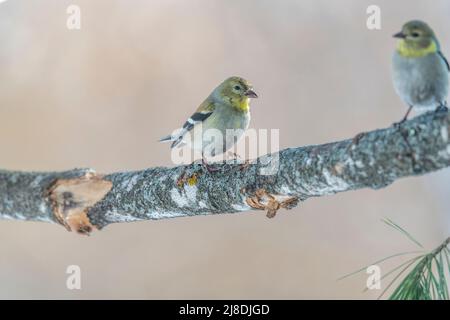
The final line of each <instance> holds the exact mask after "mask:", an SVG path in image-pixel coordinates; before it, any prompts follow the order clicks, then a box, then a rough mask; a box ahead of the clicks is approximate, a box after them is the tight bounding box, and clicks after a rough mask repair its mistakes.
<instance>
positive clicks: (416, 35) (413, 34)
mask: <svg viewBox="0 0 450 320" xmlns="http://www.w3.org/2000/svg"><path fill="white" fill-rule="evenodd" d="M411 35H412V36H413V38H417V37H418V36H420V34H419V33H418V32H413V33H412V34H411Z"/></svg>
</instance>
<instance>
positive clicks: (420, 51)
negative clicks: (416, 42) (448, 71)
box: [397, 39, 438, 58]
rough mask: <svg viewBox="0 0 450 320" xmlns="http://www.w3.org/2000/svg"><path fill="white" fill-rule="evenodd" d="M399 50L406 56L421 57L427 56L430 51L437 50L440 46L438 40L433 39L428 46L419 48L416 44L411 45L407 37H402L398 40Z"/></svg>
mask: <svg viewBox="0 0 450 320" xmlns="http://www.w3.org/2000/svg"><path fill="white" fill-rule="evenodd" d="M397 51H398V53H399V54H400V55H401V56H403V57H405V58H420V57H424V56H426V55H427V54H429V53H435V52H437V51H438V46H437V44H436V41H434V40H432V41H431V42H430V45H429V46H428V47H425V48H419V47H416V46H411V45H410V44H408V43H407V42H406V41H405V39H402V40H400V41H399V42H398V45H397Z"/></svg>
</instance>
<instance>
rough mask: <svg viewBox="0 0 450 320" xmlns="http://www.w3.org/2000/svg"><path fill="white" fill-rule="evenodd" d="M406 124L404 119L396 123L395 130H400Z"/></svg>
mask: <svg viewBox="0 0 450 320" xmlns="http://www.w3.org/2000/svg"><path fill="white" fill-rule="evenodd" d="M405 122H406V118H403V119H402V120H400V121H399V122H394V123H393V124H392V125H393V126H394V128H396V129H399V128H400V127H401V126H402V125H403V124H404V123H405Z"/></svg>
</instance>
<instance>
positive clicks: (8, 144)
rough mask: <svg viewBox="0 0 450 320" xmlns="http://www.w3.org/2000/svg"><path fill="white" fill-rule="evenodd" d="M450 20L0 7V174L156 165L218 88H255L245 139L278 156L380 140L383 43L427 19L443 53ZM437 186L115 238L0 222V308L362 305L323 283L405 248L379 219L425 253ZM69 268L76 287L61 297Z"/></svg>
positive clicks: (233, 5) (291, 10)
mask: <svg viewBox="0 0 450 320" xmlns="http://www.w3.org/2000/svg"><path fill="white" fill-rule="evenodd" d="M69 4H77V5H79V6H80V8H81V18H82V20H81V23H82V25H81V30H79V31H69V30H68V29H67V28H66V19H67V14H66V8H67V6H68V5H69ZM370 4H377V5H379V6H380V7H381V13H382V29H381V30H377V31H369V30H368V29H367V28H366V17H367V15H366V8H367V6H368V5H370ZM448 12H450V2H449V1H447V0H441V1H412V0H402V1H395V2H394V1H387V0H384V1H380V0H377V1H361V0H345V1H332V0H326V1H325V0H322V1H318V0H309V1H305V0H303V1H300V0H297V1H287V0H283V1H270V0H252V1H251V0H246V1H238V0H221V1H211V0H189V1H182V0H178V1H174V0H172V1H167V0H159V1H156V0H155V1H138V0H134V1H129V0H121V1H119V0H114V1H113V0H96V1H88V0H76V1H53V0H41V1H25V0H9V1H6V2H4V3H0V39H1V40H0V69H1V73H0V81H1V82H0V83H1V86H0V152H1V157H0V167H1V168H4V169H17V170H19V169H20V170H64V169H70V168H73V167H93V168H95V169H96V170H97V171H99V172H113V171H118V170H136V169H142V168H147V167H151V166H170V165H171V162H170V152H169V148H168V146H167V145H166V144H158V143H157V142H156V141H157V139H158V138H159V137H161V136H162V135H164V134H167V133H169V132H171V130H172V129H174V128H176V127H177V126H179V125H180V124H181V123H182V122H183V121H184V120H185V119H186V117H187V116H188V115H190V113H191V112H192V111H193V109H194V108H195V107H196V106H197V105H198V104H199V103H200V102H201V101H202V100H203V99H204V98H205V97H206V95H207V94H208V93H209V92H210V91H211V90H212V88H214V87H215V86H216V84H218V83H219V82H220V81H222V80H223V79H224V78H226V77H228V76H230V75H241V76H244V77H246V78H248V79H250V80H251V81H252V82H253V84H254V86H255V89H256V91H257V92H258V93H259V94H260V97H261V98H260V99H258V100H256V101H254V103H253V108H252V111H253V115H252V124H251V126H252V127H253V128H257V129H259V128H266V129H270V128H279V129H280V139H281V141H280V144H281V147H282V148H284V147H288V146H301V145H306V144H318V143H325V142H329V141H333V140H339V139H344V138H349V137H352V136H354V135H355V134H357V133H358V132H361V131H365V130H370V129H375V128H380V127H385V126H388V125H390V124H392V123H393V122H394V121H396V120H399V119H400V118H401V116H402V115H403V114H404V112H405V110H406V108H405V107H404V106H403V105H402V103H401V102H400V100H399V99H398V98H397V96H396V95H395V93H394V91H393V89H392V86H391V82H390V57H391V54H392V50H393V48H394V43H395V41H394V39H393V38H392V37H391V35H392V34H393V33H394V32H396V31H398V30H399V29H400V27H401V25H402V24H403V22H405V21H406V20H408V19H412V18H420V19H423V20H425V21H427V22H429V23H430V24H431V25H432V26H433V27H434V28H435V31H436V32H437V34H438V35H439V36H440V39H441V44H442V47H443V51H444V52H447V55H450V29H449V19H448ZM449 179H450V173H449V171H447V172H446V171H442V172H438V173H435V174H432V175H428V176H426V177H420V178H409V179H404V180H401V181H398V182H396V183H395V184H394V185H392V186H390V187H389V188H386V189H383V190H379V191H372V190H361V191H357V192H349V193H342V194H338V195H334V196H329V197H323V198H317V199H310V200H308V201H306V202H305V203H302V204H301V205H300V206H299V207H298V208H296V209H295V210H292V211H290V212H287V211H283V212H280V213H279V214H278V215H277V217H276V218H275V219H272V220H269V219H267V218H265V216H264V213H263V212H253V213H244V214H236V215H221V216H214V217H212V216H209V217H208V216H206V217H195V218H182V219H173V220H170V221H169V220H167V221H153V222H139V223H130V224H120V225H119V224H117V225H112V226H109V227H107V228H106V229H104V230H103V231H102V232H98V233H94V234H93V236H91V237H89V238H88V237H80V236H78V235H76V234H74V233H68V232H66V231H65V230H64V229H63V228H61V227H58V226H55V225H49V224H44V223H31V222H29V223H26V222H15V221H0V239H1V240H0V298H44V299H50V298H64V299H72V298H86V299H90V298H138V299H141V298H154V299H166V298H194V299H196V298H238V299H239V298H256V299H257V298H275V299H279V298H286V299H300V298H325V299H335V298H354V299H371V298H375V297H377V296H378V295H379V294H380V291H376V290H375V291H370V292H368V293H365V294H363V293H362V290H363V288H364V287H365V283H366V275H365V274H361V275H357V276H355V277H353V278H350V279H347V280H344V281H336V279H337V278H338V277H340V276H342V275H344V274H346V273H349V272H352V271H354V270H356V269H358V268H359V267H362V266H364V265H367V264H370V263H371V262H373V261H375V260H377V259H380V258H382V257H385V256H388V255H391V254H394V253H398V252H403V251H408V250H413V249H415V247H414V246H413V245H412V244H411V243H410V242H409V241H408V240H407V239H405V238H404V237H403V236H402V235H400V234H399V233H397V232H395V231H393V230H392V229H390V228H388V227H387V226H385V225H384V224H383V223H381V222H380V218H382V217H389V218H391V219H393V220H394V221H396V222H397V223H398V224H400V225H401V226H403V227H404V228H406V229H407V230H408V231H410V233H411V234H413V235H414V236H416V238H418V239H419V240H421V241H422V242H423V243H424V244H425V246H426V247H428V248H430V249H431V248H433V247H434V246H436V245H438V243H440V242H441V241H442V240H443V239H444V237H446V236H448V235H450V219H449V214H448V212H449V209H450V201H449V199H448V196H447V190H448V186H449V183H448V181H449ZM404 260H405V259H402V258H400V259H397V260H396V261H393V262H392V263H387V264H386V265H383V267H382V271H388V268H389V267H393V266H395V265H397V264H400V262H402V261H404ZM71 264H77V265H79V266H80V267H81V270H82V290H80V291H76V290H75V291H70V290H68V289H66V285H65V283H66V277H67V275H66V274H65V270H66V267H67V266H68V265H71ZM384 266H385V267H384ZM387 283H388V282H387V281H385V282H383V285H386V284H387Z"/></svg>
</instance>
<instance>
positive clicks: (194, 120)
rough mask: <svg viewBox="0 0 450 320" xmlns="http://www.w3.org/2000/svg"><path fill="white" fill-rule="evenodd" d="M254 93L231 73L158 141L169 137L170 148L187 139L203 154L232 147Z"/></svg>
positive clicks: (243, 127) (244, 125)
mask: <svg viewBox="0 0 450 320" xmlns="http://www.w3.org/2000/svg"><path fill="white" fill-rule="evenodd" d="M257 97H258V96H257V95H256V93H255V92H254V91H253V89H252V85H251V84H250V83H249V82H248V81H247V80H245V79H243V78H241V77H230V78H228V79H226V80H225V81H224V82H222V83H221V84H220V85H219V86H218V87H217V88H215V89H214V90H213V92H212V93H211V94H210V95H209V96H208V98H206V100H205V101H204V102H203V103H202V104H201V105H200V106H199V107H198V108H197V110H196V111H195V112H194V114H193V115H192V116H191V117H190V118H189V119H188V120H187V121H186V122H185V123H184V125H183V127H182V129H181V130H179V131H178V132H177V133H175V134H172V135H169V136H167V137H164V138H162V139H161V140H160V141H172V148H173V147H177V146H179V145H181V143H182V142H186V143H190V145H191V147H192V148H193V149H195V150H199V151H202V154H203V155H204V156H205V157H211V156H215V155H219V154H222V153H224V152H226V151H227V150H229V149H230V148H231V147H233V146H234V144H235V143H236V142H237V141H238V140H239V138H240V137H241V136H242V134H243V133H244V131H245V130H246V129H247V128H248V125H249V122H250V99H251V98H257ZM231 131H233V132H231ZM230 133H233V134H230ZM187 135H189V138H187Z"/></svg>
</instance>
